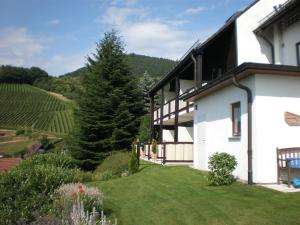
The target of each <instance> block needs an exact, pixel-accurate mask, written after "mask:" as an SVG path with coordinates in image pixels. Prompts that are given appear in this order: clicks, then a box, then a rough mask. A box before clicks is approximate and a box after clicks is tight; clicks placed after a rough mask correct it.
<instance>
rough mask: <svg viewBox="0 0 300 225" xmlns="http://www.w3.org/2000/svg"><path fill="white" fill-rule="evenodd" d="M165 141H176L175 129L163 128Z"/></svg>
mask: <svg viewBox="0 0 300 225" xmlns="http://www.w3.org/2000/svg"><path fill="white" fill-rule="evenodd" d="M163 141H164V142H173V141H174V130H163Z"/></svg>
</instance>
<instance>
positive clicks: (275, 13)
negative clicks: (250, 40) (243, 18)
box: [254, 0, 300, 33]
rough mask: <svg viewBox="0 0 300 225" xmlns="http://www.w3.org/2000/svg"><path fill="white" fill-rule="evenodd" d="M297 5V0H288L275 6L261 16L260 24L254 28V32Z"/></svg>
mask: <svg viewBox="0 0 300 225" xmlns="http://www.w3.org/2000/svg"><path fill="white" fill-rule="evenodd" d="M297 6H300V1H299V0H288V1H287V2H285V3H284V4H283V5H281V6H280V7H278V8H275V9H274V11H273V12H271V13H270V14H269V15H267V16H266V17H265V18H263V19H262V20H261V21H260V23H261V24H260V25H259V27H258V28H256V29H255V31H254V32H255V33H257V32H259V31H261V30H264V29H266V28H267V27H268V26H270V25H271V24H273V23H275V22H276V21H278V20H279V19H281V18H282V17H283V16H284V15H286V13H288V12H289V11H290V10H291V9H294V8H295V7H297Z"/></svg>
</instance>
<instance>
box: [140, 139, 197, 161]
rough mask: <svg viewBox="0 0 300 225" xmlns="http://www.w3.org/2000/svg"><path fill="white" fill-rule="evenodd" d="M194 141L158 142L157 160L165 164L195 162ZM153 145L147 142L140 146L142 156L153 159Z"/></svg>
mask: <svg viewBox="0 0 300 225" xmlns="http://www.w3.org/2000/svg"><path fill="white" fill-rule="evenodd" d="M193 144H194V143H193V142H162V143H158V144H157V161H160V162H161V163H163V164H165V163H168V162H174V163H176V162H177V163H184V162H186V163H191V162H193ZM151 155H152V146H151V144H145V145H144V146H142V147H140V156H141V158H144V159H148V160H149V159H151Z"/></svg>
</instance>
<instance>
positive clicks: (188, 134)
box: [178, 126, 194, 142]
mask: <svg viewBox="0 0 300 225" xmlns="http://www.w3.org/2000/svg"><path fill="white" fill-rule="evenodd" d="M193 132H194V129H193V127H181V126H179V127H178V141H179V142H193V138H194V136H193Z"/></svg>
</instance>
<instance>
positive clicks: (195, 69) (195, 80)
mask: <svg viewBox="0 0 300 225" xmlns="http://www.w3.org/2000/svg"><path fill="white" fill-rule="evenodd" d="M191 59H192V60H193V62H194V87H197V61H196V59H195V56H194V54H193V53H192V54H191Z"/></svg>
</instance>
